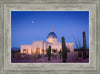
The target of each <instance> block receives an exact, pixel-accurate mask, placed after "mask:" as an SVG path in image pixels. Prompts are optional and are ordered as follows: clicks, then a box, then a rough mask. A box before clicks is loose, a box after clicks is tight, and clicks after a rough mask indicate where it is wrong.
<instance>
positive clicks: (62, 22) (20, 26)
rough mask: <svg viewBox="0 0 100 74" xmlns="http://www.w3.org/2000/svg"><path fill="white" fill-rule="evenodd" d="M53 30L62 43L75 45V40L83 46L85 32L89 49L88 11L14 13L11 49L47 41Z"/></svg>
mask: <svg viewBox="0 0 100 74" xmlns="http://www.w3.org/2000/svg"><path fill="white" fill-rule="evenodd" d="M51 28H53V31H54V32H55V33H56V35H57V39H58V41H59V42H61V37H62V36H64V37H65V41H66V43H71V42H73V43H74V48H76V44H75V40H74V37H75V39H76V40H77V41H78V40H79V41H80V43H81V46H83V31H85V33H86V43H87V48H89V12H88V11H12V12H11V47H18V48H19V47H20V45H31V44H32V43H33V41H41V40H43V41H46V39H47V35H48V34H49V33H50V32H51Z"/></svg>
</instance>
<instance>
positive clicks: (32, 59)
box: [11, 51, 89, 63]
mask: <svg viewBox="0 0 100 74" xmlns="http://www.w3.org/2000/svg"><path fill="white" fill-rule="evenodd" d="M77 53H78V52H76V51H75V52H69V53H68V57H67V59H66V63H89V58H88V57H87V58H86V59H83V58H82V57H81V58H79V57H78V55H77ZM11 62H12V63H63V62H62V58H60V56H59V55H57V56H55V57H54V56H53V55H52V56H51V60H50V61H48V57H47V56H41V57H36V56H35V55H28V57H26V58H12V59H11Z"/></svg>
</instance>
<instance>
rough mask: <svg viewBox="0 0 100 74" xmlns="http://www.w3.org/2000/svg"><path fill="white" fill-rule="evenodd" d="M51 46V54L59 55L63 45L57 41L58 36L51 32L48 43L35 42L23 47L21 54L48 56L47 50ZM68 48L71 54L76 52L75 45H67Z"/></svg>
mask: <svg viewBox="0 0 100 74" xmlns="http://www.w3.org/2000/svg"><path fill="white" fill-rule="evenodd" d="M49 46H51V53H57V52H59V51H60V50H61V49H62V44H61V43H60V42H58V41H57V35H56V34H55V33H54V32H53V29H52V30H51V32H50V33H49V34H48V35H47V41H34V42H33V43H32V45H21V46H20V48H21V53H26V54H35V53H40V54H46V50H47V49H48V48H49ZM66 47H67V48H68V49H69V51H70V52H72V51H74V44H73V43H66Z"/></svg>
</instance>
